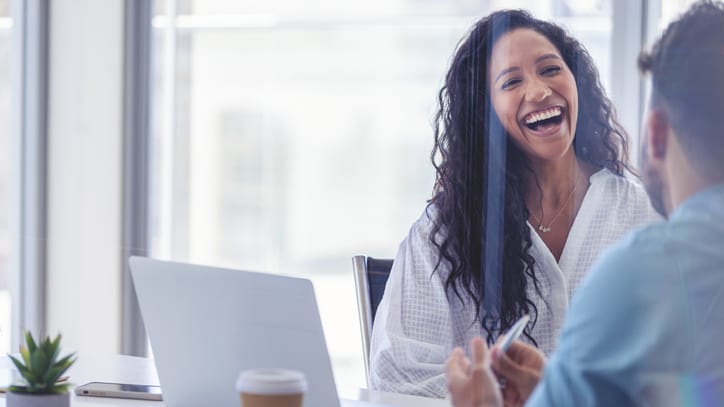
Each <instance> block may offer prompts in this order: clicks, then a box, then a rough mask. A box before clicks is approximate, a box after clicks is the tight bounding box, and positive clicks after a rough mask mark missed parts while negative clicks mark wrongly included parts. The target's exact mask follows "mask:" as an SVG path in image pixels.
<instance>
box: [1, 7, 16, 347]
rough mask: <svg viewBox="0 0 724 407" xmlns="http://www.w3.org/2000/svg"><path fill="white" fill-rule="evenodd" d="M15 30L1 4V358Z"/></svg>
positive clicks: (6, 334)
mask: <svg viewBox="0 0 724 407" xmlns="http://www.w3.org/2000/svg"><path fill="white" fill-rule="evenodd" d="M12 26H13V24H12V18H11V16H10V0H0V354H5V353H7V352H9V351H10V338H11V336H10V335H11V333H12V321H11V297H10V282H11V279H10V273H11V272H12V271H11V270H10V266H9V257H10V253H11V250H13V247H12V242H11V239H10V234H11V233H10V231H11V225H10V219H11V218H10V210H11V209H10V198H11V196H10V190H11V188H10V181H11V179H10V177H11V176H12V173H11V162H12V160H11V158H12V156H11V151H12V146H11V142H10V140H11V138H10V135H11V134H12V128H11V125H12V116H11V113H12V109H11V105H10V90H11V88H12V86H11V85H12V83H11V80H10V78H11V70H12V58H11V45H12V40H11V37H10V34H11V31H12Z"/></svg>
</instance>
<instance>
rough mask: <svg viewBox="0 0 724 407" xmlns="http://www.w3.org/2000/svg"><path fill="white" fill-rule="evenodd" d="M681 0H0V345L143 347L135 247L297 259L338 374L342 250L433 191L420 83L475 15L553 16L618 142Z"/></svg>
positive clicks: (428, 113)
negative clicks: (646, 55)
mask: <svg viewBox="0 0 724 407" xmlns="http://www.w3.org/2000/svg"><path fill="white" fill-rule="evenodd" d="M689 3H691V1H690V0H633V1H631V0H544V1H541V0H520V1H502V0H501V1H495V0H488V1H485V0H454V1H452V0H451V1H445V2H439V1H434V0H370V1H364V2H350V1H339V0H310V1H304V2H299V1H293V0H273V1H272V0H267V1H251V0H250V1H232V0H153V1H151V0H148V1H146V0H126V1H122V0H100V1H99V0H45V1H41V0H0V353H5V352H8V351H11V350H13V349H17V346H18V343H19V338H20V333H21V332H22V330H24V329H31V330H33V331H35V332H47V333H50V334H54V333H56V332H61V333H62V334H63V335H64V337H65V340H64V341H65V343H66V344H67V345H68V346H69V347H72V348H75V349H78V350H80V357H83V351H87V352H90V351H93V352H96V351H98V352H109V353H119V352H122V353H128V354H147V353H148V349H146V341H145V333H144V332H143V329H142V322H141V321H140V317H139V316H138V312H137V308H136V307H135V304H134V301H135V299H134V297H133V292H132V290H131V289H130V288H131V287H130V284H129V281H128V276H127V270H126V265H125V257H126V256H127V254H129V253H141V254H147V255H150V256H152V257H157V258H161V259H172V260H178V261H188V262H196V263H203V264H210V265H218V266H227V267H232V268H240V269H250V270H261V271H269V272H275V273H286V274H292V275H299V276H305V277H308V278H310V279H312V280H313V281H314V284H315V289H316V291H317V295H318V301H319V304H320V310H321V314H322V319H323V323H324V326H325V333H326V335H327V341H328V347H329V350H330V353H331V356H332V363H333V366H334V369H335V375H336V376H337V382H338V385H339V387H340V390H341V392H342V395H345V394H352V395H353V394H354V392H355V391H356V389H357V388H359V387H363V386H364V370H363V364H362V353H361V344H360V340H359V328H358V321H357V316H356V315H357V314H356V303H355V294H354V283H353V280H352V274H351V273H352V272H351V260H350V259H351V256H352V255H355V254H366V255H373V256H380V257H392V256H393V255H394V253H395V251H396V249H397V245H398V244H399V242H400V241H401V239H402V238H403V237H404V236H405V234H406V232H407V229H408V227H409V226H410V224H411V223H412V222H413V221H414V220H415V219H416V218H417V217H418V216H419V215H420V213H421V211H422V210H423V208H424V206H425V201H426V200H427V199H428V198H429V197H430V193H431V188H432V181H433V176H434V172H433V169H432V166H431V164H430V161H429V152H430V150H431V147H432V130H431V121H432V116H433V114H434V110H435V107H436V98H437V92H438V91H439V88H440V85H441V83H442V78H443V76H444V74H445V70H446V68H447V64H448V61H449V58H450V56H451V55H452V53H453V50H454V48H455V44H456V43H457V41H458V40H459V39H460V38H461V37H462V36H463V35H464V33H465V32H466V30H467V29H468V28H469V27H470V25H471V24H472V23H473V22H474V21H476V20H477V19H479V18H480V17H481V16H482V15H485V14H487V13H488V12H490V11H492V10H494V9H497V8H516V7H521V8H527V9H529V10H531V11H532V12H533V13H534V15H535V16H537V17H539V18H543V19H551V20H553V21H555V22H557V23H560V24H562V25H564V26H566V27H567V28H568V29H569V30H570V31H571V32H572V33H573V34H574V36H576V37H577V38H579V39H580V40H581V41H582V42H583V43H584V44H585V45H586V46H587V48H588V49H589V51H590V53H591V54H592V56H593V58H594V60H595V61H596V63H597V65H598V67H599V69H600V72H601V77H602V80H603V83H604V86H605V87H606V89H607V91H608V92H609V95H611V96H612V98H613V100H614V103H615V105H616V107H617V109H618V111H619V115H620V117H621V119H622V121H623V123H624V125H625V127H626V129H627V130H628V131H629V133H630V134H631V136H632V140H633V146H632V147H633V149H634V155H635V151H636V145H637V135H638V123H639V120H640V117H641V114H642V111H643V109H644V106H643V105H642V101H643V100H644V96H645V82H644V81H642V79H641V78H640V77H639V75H638V73H637V70H636V66H635V57H636V55H637V54H638V52H639V50H640V49H641V47H642V46H646V45H647V44H649V43H650V42H651V41H652V39H653V38H654V37H655V35H657V34H658V33H659V30H660V28H661V27H662V26H663V25H665V24H666V23H667V22H668V21H670V20H671V19H672V18H674V17H675V16H676V15H677V13H679V12H680V11H681V10H683V9H684V8H685V7H686V6H687V5H688V4H689ZM191 328H192V327H190V329H191ZM209 334H213V333H209Z"/></svg>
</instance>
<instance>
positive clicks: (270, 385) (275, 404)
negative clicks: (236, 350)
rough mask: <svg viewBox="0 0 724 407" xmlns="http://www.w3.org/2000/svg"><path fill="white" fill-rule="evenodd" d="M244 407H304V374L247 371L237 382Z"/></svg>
mask: <svg viewBox="0 0 724 407" xmlns="http://www.w3.org/2000/svg"><path fill="white" fill-rule="evenodd" d="M236 390H237V391H238V392H239V393H241V406H242V407H302V399H303V398H304V392H305V391H306V390H307V380H306V379H305V378H304V373H302V372H298V371H296V370H285V369H253V370H245V371H243V372H241V373H240V374H239V378H238V379H237V380H236Z"/></svg>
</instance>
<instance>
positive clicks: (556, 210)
mask: <svg viewBox="0 0 724 407" xmlns="http://www.w3.org/2000/svg"><path fill="white" fill-rule="evenodd" d="M439 103H440V108H439V111H438V114H437V116H436V126H435V127H436V131H435V146H434V150H433V156H434V157H436V159H433V164H434V165H435V169H436V172H437V177H436V178H437V179H436V183H435V190H434V194H433V198H432V199H431V200H430V202H429V204H428V205H427V207H426V209H425V211H424V212H423V214H422V216H421V217H420V219H419V220H418V221H417V222H416V223H415V224H414V225H413V226H412V227H411V229H410V232H409V234H408V236H407V237H406V238H405V240H404V241H403V242H402V244H401V245H400V248H399V251H398V253H397V256H396V258H395V261H394V265H393V268H392V272H391V274H390V278H389V280H388V283H387V287H386V289H385V295H384V298H383V300H382V303H381V304H380V307H379V309H378V311H377V315H376V318H375V323H374V329H373V333H372V349H371V368H370V385H371V388H372V389H376V390H385V391H392V392H399V393H409V394H418V395H424V396H429V397H445V396H446V395H447V388H446V382H445V378H444V375H443V370H444V363H445V360H446V358H447V356H448V355H449V354H450V352H451V351H452V350H453V348H454V347H456V346H461V347H465V346H466V345H467V344H468V343H470V339H471V338H473V337H474V336H476V335H482V336H483V337H484V338H485V337H487V338H488V341H493V340H495V339H496V338H497V336H498V335H499V334H500V332H504V331H505V330H507V329H508V328H509V327H510V326H511V325H512V324H513V323H514V322H515V320H516V319H518V318H519V317H520V316H522V315H524V314H529V315H530V316H531V322H530V323H529V324H528V326H527V327H526V329H525V331H524V334H523V339H524V340H525V341H527V342H529V343H531V344H534V345H535V346H537V347H538V348H539V349H540V350H541V351H542V352H543V353H545V354H548V353H550V352H551V351H552V350H553V348H554V347H555V342H554V341H555V338H556V335H557V334H558V331H559V328H560V327H561V323H562V321H563V317H564V314H565V312H566V309H567V307H568V301H569V299H570V298H571V295H572V293H573V291H575V289H576V287H578V285H579V283H580V282H581V279H582V278H583V276H584V275H585V274H586V272H587V270H588V268H589V266H590V265H591V263H592V262H593V260H594V259H595V258H596V257H597V256H598V255H599V253H600V252H601V251H602V250H603V249H604V248H605V247H606V246H608V245H609V244H611V243H613V242H614V241H615V240H617V239H618V238H619V237H621V236H622V235H623V234H624V233H626V232H627V231H629V230H630V229H632V228H634V227H636V226H638V225H641V224H643V223H646V222H649V221H651V220H654V219H657V218H658V215H656V213H655V212H654V210H653V209H652V208H651V206H650V203H649V200H648V197H647V195H646V193H645V191H644V190H643V188H641V187H640V186H639V184H637V183H635V182H633V181H631V180H630V179H629V178H627V177H626V172H627V170H628V167H627V140H626V136H625V132H624V131H623V129H622V128H621V127H620V126H619V124H618V123H617V122H616V119H615V117H614V110H613V107H612V105H611V102H610V101H609V100H608V98H607V97H606V95H605V93H604V91H603V88H602V86H601V84H600V81H599V78H598V72H597V70H596V68H595V66H594V65H593V62H592V60H591V57H590V56H589V54H588V53H587V51H586V50H585V49H584V48H583V46H582V45H581V44H580V43H579V42H578V41H576V40H575V39H573V38H571V37H570V36H569V35H568V34H567V33H566V32H565V31H564V30H563V29H561V28H560V27H558V26H556V25H554V24H551V23H548V22H544V21H540V20H537V19H534V18H533V17H531V16H530V15H529V14H527V13H526V12H523V11H501V12H496V13H494V14H491V15H490V16H488V17H486V18H484V19H482V20H481V21H479V22H478V23H477V24H476V25H475V26H474V27H473V29H472V30H471V32H470V33H469V35H468V36H467V38H466V39H464V40H463V41H462V42H461V43H460V44H459V46H458V49H457V51H456V53H455V56H454V58H453V61H452V63H451V67H450V69H449V71H448V73H447V76H446V81H445V85H444V87H443V88H442V90H441V91H440V96H439ZM488 111H491V112H493V113H492V114H489V115H488V114H486V112H488ZM488 118H489V119H488ZM494 129H501V130H500V131H501V132H504V133H505V134H504V135H500V136H501V137H505V140H507V157H506V164H505V167H499V168H495V166H493V165H489V164H491V163H487V165H486V162H485V160H486V154H487V151H485V148H486V145H487V143H485V142H484V140H486V139H487V138H490V137H494V136H495V135H494V134H492V132H493V131H495V130H494ZM486 167H487V168H489V171H491V172H495V171H497V172H499V173H502V174H500V175H501V176H502V177H503V179H504V180H505V196H504V210H503V211H504V218H503V235H502V236H501V237H500V239H501V240H500V241H501V242H502V243H503V249H502V250H503V253H502V256H503V258H502V295H501V296H500V298H501V305H500V307H501V308H500V313H499V318H498V319H497V320H496V319H495V318H491V317H490V316H489V315H488V314H486V312H485V310H484V309H482V308H481V304H482V303H484V300H485V298H484V296H483V293H484V292H485V285H484V282H485V276H484V274H485V273H487V272H488V271H486V270H483V272H481V270H482V267H483V266H482V265H483V264H484V261H483V259H482V253H481V251H482V248H483V247H484V246H485V241H484V236H485V230H484V226H483V223H484V215H485V213H486V203H487V198H488V197H487V196H486V192H485V189H484V185H483V180H484V179H485V177H486V175H487V174H486V173H485V171H484V169H485V168H486ZM612 300H615V299H612Z"/></svg>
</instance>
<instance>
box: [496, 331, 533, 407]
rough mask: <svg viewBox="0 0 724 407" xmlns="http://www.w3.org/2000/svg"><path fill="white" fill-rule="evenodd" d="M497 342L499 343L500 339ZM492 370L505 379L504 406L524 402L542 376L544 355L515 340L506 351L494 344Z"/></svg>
mask: <svg viewBox="0 0 724 407" xmlns="http://www.w3.org/2000/svg"><path fill="white" fill-rule="evenodd" d="M498 343H501V341H500V339H499V340H498ZM491 353H492V365H493V370H495V372H496V373H497V374H498V376H500V377H502V378H504V379H505V381H506V382H505V388H504V389H503V399H504V400H505V406H506V407H518V406H522V405H523V404H525V402H526V401H527V400H528V397H530V395H531V393H533V389H535V386H536V385H538V382H539V381H540V380H541V377H542V376H543V367H544V366H545V357H544V356H543V354H542V353H541V352H540V351H539V350H538V349H536V348H534V347H533V346H530V345H526V344H524V343H523V342H520V341H515V342H513V345H512V346H511V347H510V348H508V351H507V352H503V350H502V349H500V348H499V347H498V345H497V344H496V345H495V346H494V347H493V349H492V351H491Z"/></svg>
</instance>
